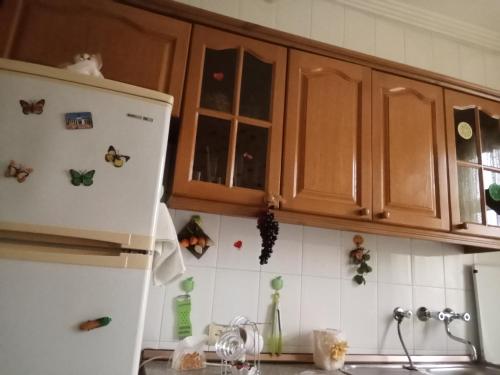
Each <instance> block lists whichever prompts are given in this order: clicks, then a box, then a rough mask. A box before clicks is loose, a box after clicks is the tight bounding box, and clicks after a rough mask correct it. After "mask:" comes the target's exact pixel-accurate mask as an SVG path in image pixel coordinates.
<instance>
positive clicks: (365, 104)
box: [282, 50, 372, 220]
mask: <svg viewBox="0 0 500 375" xmlns="http://www.w3.org/2000/svg"><path fill="white" fill-rule="evenodd" d="M370 97H371V71H370V69H369V68H365V67H362V66H360V65H354V64H349V63H345V62H341V61H338V60H334V59H331V58H327V57H322V56H318V55H313V54H309V53H305V52H300V51H295V50H292V51H290V57H289V66H288V91H287V113H286V124H285V148H284V157H283V168H284V169H283V182H282V193H283V197H284V202H283V203H282V208H283V209H284V210H291V211H301V212H306V213H314V214H320V215H328V216H340V217H348V218H355V219H367V220H369V219H371V217H372V216H371V206H372V202H371V199H372V197H371V101H370Z"/></svg>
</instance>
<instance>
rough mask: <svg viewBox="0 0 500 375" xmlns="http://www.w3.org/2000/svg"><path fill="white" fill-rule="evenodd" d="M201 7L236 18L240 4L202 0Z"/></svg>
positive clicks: (236, 2) (217, 0) (230, 1)
mask: <svg viewBox="0 0 500 375" xmlns="http://www.w3.org/2000/svg"><path fill="white" fill-rule="evenodd" d="M200 7H201V8H203V9H206V10H209V11H211V12H215V13H220V14H224V15H226V16H229V17H235V18H236V17H238V12H239V2H238V1H236V0H201V2H200Z"/></svg>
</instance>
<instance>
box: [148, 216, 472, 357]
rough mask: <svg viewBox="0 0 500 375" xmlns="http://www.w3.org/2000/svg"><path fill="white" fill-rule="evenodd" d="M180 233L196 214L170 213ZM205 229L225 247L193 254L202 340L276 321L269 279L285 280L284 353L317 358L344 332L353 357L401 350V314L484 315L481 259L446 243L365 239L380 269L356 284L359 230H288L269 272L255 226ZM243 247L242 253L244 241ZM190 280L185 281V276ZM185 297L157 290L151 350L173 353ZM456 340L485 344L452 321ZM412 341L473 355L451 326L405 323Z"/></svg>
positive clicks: (431, 349) (219, 224)
mask: <svg viewBox="0 0 500 375" xmlns="http://www.w3.org/2000/svg"><path fill="white" fill-rule="evenodd" d="M171 214H172V215H173V218H174V223H175V225H176V228H177V230H178V231H179V230H180V229H181V228H182V227H183V226H184V225H185V224H186V223H187V222H188V220H189V218H190V217H191V215H193V214H195V213H193V212H189V211H179V210H177V211H176V210H171ZM201 217H202V220H203V227H204V228H205V229H206V232H207V234H208V235H209V236H210V237H211V238H212V239H213V240H214V241H215V243H216V245H215V246H213V247H211V248H210V249H209V250H208V252H207V253H206V254H205V255H204V256H203V257H202V258H201V259H200V260H197V259H196V258H195V257H194V256H192V255H191V253H189V252H188V251H187V250H184V259H185V261H186V263H187V266H188V272H187V274H186V275H185V277H189V276H193V277H194V279H195V283H196V287H195V290H194V292H193V294H192V303H193V311H192V323H193V330H194V333H195V334H201V333H203V332H206V328H207V325H208V324H209V323H210V322H216V323H223V324H227V323H228V322H229V320H230V319H231V318H232V317H234V316H236V315H245V316H247V317H249V318H251V319H255V320H257V321H259V322H265V321H269V316H268V315H267V311H268V309H269V307H270V304H271V294H272V292H273V290H272V289H271V286H270V280H271V279H272V278H273V277H275V276H276V275H281V276H283V279H284V284H285V286H284V288H283V290H282V293H281V303H282V309H283V315H284V318H283V321H284V327H285V342H284V346H285V351H287V352H309V351H311V332H312V330H313V329H319V328H340V329H342V330H344V331H345V332H346V334H347V337H348V340H349V344H350V347H351V348H350V353H391V354H392V353H402V351H401V348H400V345H399V342H398V340H397V333H396V331H395V322H394V320H393V319H392V310H393V309H394V308H395V307H396V306H402V307H404V308H409V309H413V310H416V309H417V308H418V307H420V306H427V307H429V308H432V309H443V308H444V307H452V308H454V309H456V310H457V311H468V312H471V314H472V316H473V317H475V308H474V298H473V291H472V282H471V280H472V277H471V273H470V271H471V267H470V265H471V264H472V263H473V261H474V259H473V258H474V257H473V255H464V254H462V248H461V247H460V246H455V245H447V244H441V243H438V242H430V241H421V240H410V239H404V238H395V237H386V236H375V235H369V234H365V235H363V236H364V237H365V247H366V248H367V249H369V250H370V251H371V254H372V260H371V261H370V264H371V265H373V268H374V272H373V273H371V274H369V276H368V278H367V280H368V282H367V284H366V285H364V286H358V285H357V284H355V283H354V282H353V281H352V276H353V275H354V274H355V273H354V269H353V267H352V266H351V265H349V259H348V254H349V251H350V250H351V249H352V248H353V246H354V244H353V243H352V238H353V236H354V235H355V234H356V233H353V232H345V231H338V230H327V229H318V228H311V227H303V226H300V225H289V224H281V226H280V234H279V239H278V241H277V244H276V247H275V252H274V254H273V256H272V257H271V260H270V262H269V264H268V265H265V266H262V267H261V266H260V265H259V261H258V256H259V254H260V237H259V233H258V230H257V228H256V220H255V219H246V218H245V219H243V218H233V217H227V216H220V215H211V214H201ZM237 240H241V241H243V247H242V249H241V250H238V249H236V248H235V247H234V246H233V244H234V242H235V241H237ZM182 279H183V278H182ZM180 294H182V291H181V289H180V281H175V282H173V283H172V284H169V285H168V286H166V287H152V288H151V291H150V296H149V304H148V310H147V320H146V328H145V336H144V347H145V348H173V347H174V346H175V342H176V337H175V330H174V325H175V320H174V309H173V300H174V297H175V296H177V295H180ZM453 324H454V327H453V330H454V332H456V333H457V334H459V335H460V334H466V335H467V337H469V338H470V339H472V340H473V341H477V333H476V327H475V323H470V324H465V323H462V322H455V323H453ZM403 330H404V335H405V337H406V338H407V340H408V346H409V348H410V350H411V352H412V353H415V354H446V353H450V354H464V353H466V348H465V347H464V346H463V345H461V344H458V343H455V342H452V341H450V340H448V339H447V338H446V335H445V332H444V327H443V324H440V323H422V322H420V321H418V320H416V319H412V320H411V321H407V322H405V323H404V328H403Z"/></svg>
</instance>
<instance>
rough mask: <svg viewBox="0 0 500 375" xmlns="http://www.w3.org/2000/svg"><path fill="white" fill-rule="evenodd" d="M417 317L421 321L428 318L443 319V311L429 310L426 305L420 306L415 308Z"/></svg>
mask: <svg viewBox="0 0 500 375" xmlns="http://www.w3.org/2000/svg"><path fill="white" fill-rule="evenodd" d="M417 318H418V319H419V320H421V321H422V322H426V321H428V320H429V319H436V320H439V321H444V313H443V312H442V311H431V310H429V309H428V308H427V307H420V308H419V309H418V310H417Z"/></svg>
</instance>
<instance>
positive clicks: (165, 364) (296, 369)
mask: <svg viewBox="0 0 500 375" xmlns="http://www.w3.org/2000/svg"><path fill="white" fill-rule="evenodd" d="M260 369H261V375H294V374H300V373H301V372H303V371H314V373H315V374H322V373H324V374H326V373H328V374H331V375H337V374H339V375H341V373H340V372H337V371H330V372H326V371H323V370H319V369H317V368H316V367H315V366H314V365H313V364H311V363H306V364H302V363H261V365H260ZM228 373H229V374H231V372H230V371H229V372H228ZM178 374H182V375H220V374H221V368H220V367H218V366H207V367H206V368H204V369H201V370H191V371H176V370H174V369H172V368H171V367H170V362H169V361H153V362H150V363H147V364H146V365H145V366H144V369H143V372H142V373H141V375H178Z"/></svg>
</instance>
